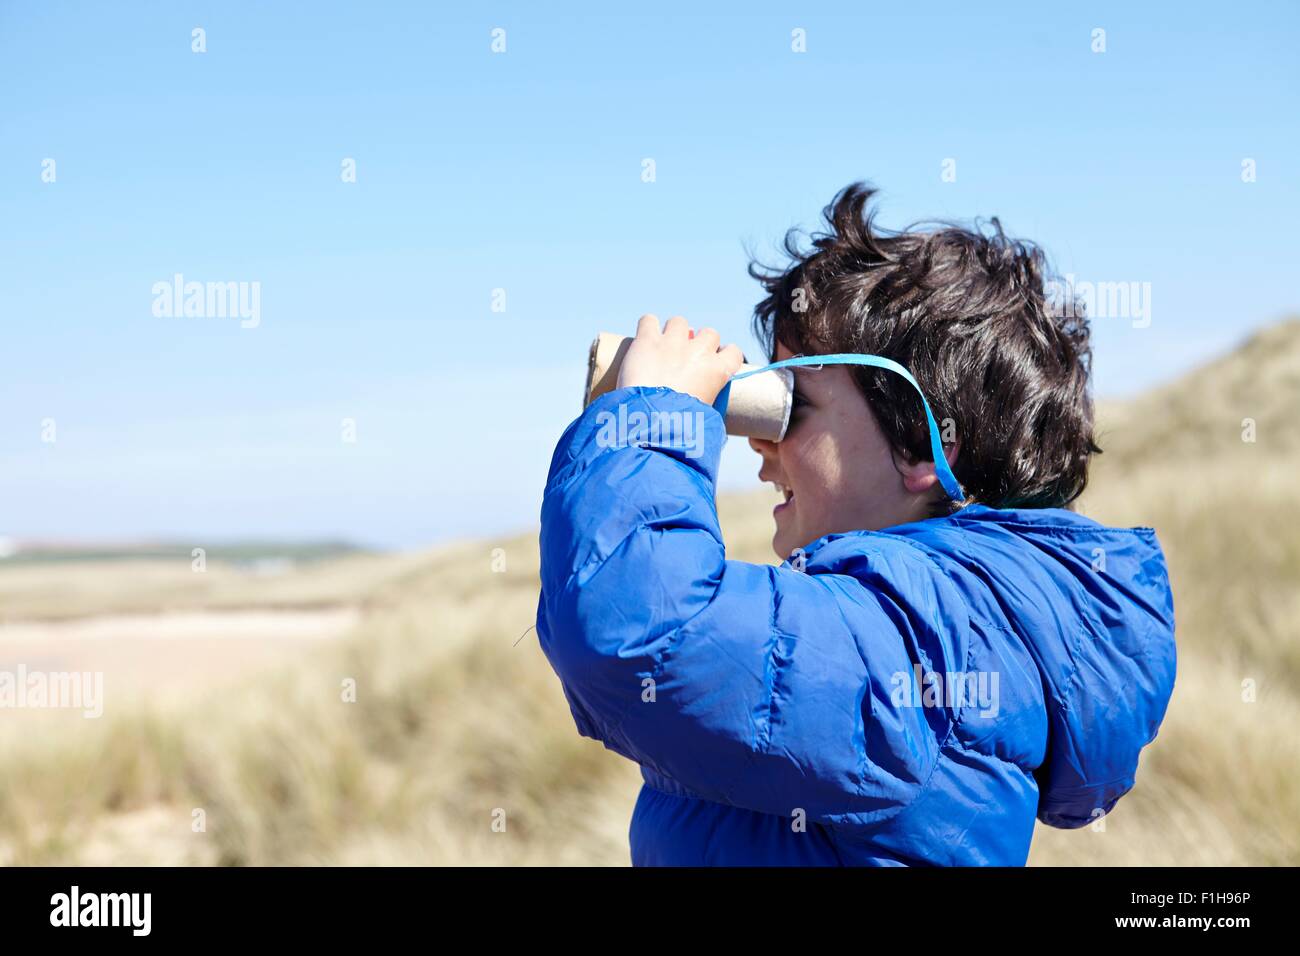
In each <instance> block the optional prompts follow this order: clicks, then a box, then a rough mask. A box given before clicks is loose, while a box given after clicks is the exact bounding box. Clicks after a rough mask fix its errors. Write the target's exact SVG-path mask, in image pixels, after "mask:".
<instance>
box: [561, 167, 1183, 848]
mask: <svg viewBox="0 0 1300 956" xmlns="http://www.w3.org/2000/svg"><path fill="white" fill-rule="evenodd" d="M871 195H872V190H870V189H868V188H867V187H865V186H864V185H862V184H855V185H853V186H850V187H848V188H847V189H845V190H843V191H842V192H841V193H840V194H839V195H838V196H837V197H836V198H835V200H834V202H833V203H832V205H831V206H829V207H827V209H826V211H825V216H826V219H827V224H828V227H829V231H828V232H826V233H824V234H822V235H820V236H815V237H813V238H814V240H815V241H814V243H813V248H812V249H810V250H808V251H807V252H806V253H803V252H800V250H799V248H798V245H797V242H796V241H795V237H794V233H791V234H789V235H787V238H786V249H787V251H788V252H789V254H790V256H791V257H792V260H793V261H792V262H791V264H790V266H789V268H788V269H785V270H784V271H781V270H777V271H770V272H769V271H764V270H762V269H758V268H756V267H754V266H751V267H750V272H751V275H753V276H754V277H755V278H757V279H759V280H760V281H761V282H762V283H763V285H764V287H765V288H766V290H767V292H768V296H767V298H765V299H764V300H763V301H762V302H761V303H760V304H759V305H758V306H757V308H756V310H755V327H756V331H757V333H758V335H759V337H760V339H761V340H762V342H763V344H764V346H765V347H766V348H767V349H768V352H769V354H770V355H771V357H772V358H773V359H774V360H780V359H785V358H789V357H790V356H792V355H794V354H796V353H802V354H803V355H808V356H816V355H831V354H834V353H860V354H871V355H883V356H885V357H887V358H889V359H892V360H894V361H896V362H898V363H899V364H901V365H902V366H904V367H905V368H906V369H907V370H909V371H910V372H911V374H912V375H913V376H914V377H915V379H916V382H917V384H918V385H919V387H920V389H921V391H922V393H923V394H924V395H925V397H926V398H927V399H928V400H929V402H930V406H931V408H932V409H933V413H934V417H935V419H937V421H938V422H941V423H943V426H944V427H943V429H942V432H943V438H942V441H943V451H944V457H945V458H946V460H947V464H948V466H949V467H950V469H951V473H953V474H955V477H956V480H957V481H958V482H960V485H961V488H960V493H959V497H961V500H960V501H954V500H953V499H952V497H951V496H950V495H947V494H945V492H944V488H943V487H941V486H940V476H939V475H938V474H936V469H935V463H934V460H933V458H932V457H931V448H932V447H933V446H932V445H931V443H930V441H929V432H928V429H927V421H926V416H925V412H924V409H923V406H922V403H921V400H920V398H919V397H918V395H917V392H916V390H915V389H914V388H913V387H912V385H911V384H910V383H909V382H908V381H907V380H906V379H905V378H903V377H902V376H900V375H898V374H895V373H894V372H891V371H889V370H885V369H879V368H863V367H858V366H850V365H829V364H827V365H824V366H823V367H820V368H799V369H798V370H797V371H796V372H795V400H794V404H795V407H794V411H793V413H792V418H791V422H790V425H789V429H788V431H787V434H786V436H785V437H784V439H783V440H782V441H780V442H779V443H773V442H766V441H751V445H752V446H753V447H754V449H755V450H756V451H757V452H758V453H759V455H760V456H761V458H762V468H761V470H760V472H759V477H760V478H763V479H766V480H770V481H773V482H775V483H776V484H777V485H778V486H779V487H780V489H781V491H782V494H783V498H784V500H783V501H782V502H781V503H780V504H778V505H777V507H776V509H775V513H774V514H775V521H776V533H775V536H774V538H773V547H774V548H775V550H776V552H777V555H778V557H782V558H785V557H787V556H789V557H790V560H788V561H785V562H784V563H782V565H781V566H780V567H772V566H767V565H753V564H745V563H742V562H737V561H728V560H727V559H726V557H725V553H724V547H723V542H722V536H721V533H720V530H719V527H718V521H717V514H716V509H715V504H714V487H715V479H716V473H717V464H718V455H719V452H720V447H721V444H722V440H723V421H722V417H721V416H720V415H719V414H718V412H717V411H716V410H714V408H713V407H712V403H713V402H714V400H715V398H716V397H717V396H718V394H719V392H720V390H721V389H722V387H723V386H724V384H725V383H726V382H727V380H728V378H729V377H730V376H731V375H733V374H734V373H735V372H736V370H737V369H738V368H739V366H740V362H741V357H740V353H739V351H738V350H737V349H736V347H735V346H728V347H727V348H725V349H719V347H718V346H719V340H718V335H717V333H716V332H714V331H713V330H711V329H700V330H697V331H695V332H693V333H692V332H691V331H690V329H689V328H688V326H687V324H686V321H685V320H684V319H682V318H680V317H674V318H672V319H670V320H669V321H668V323H667V325H666V327H665V328H664V330H663V331H662V333H661V332H660V329H659V323H658V320H657V319H656V318H655V317H654V316H644V317H643V318H642V320H641V323H640V326H639V327H638V329H637V335H636V339H635V341H634V343H633V345H632V347H631V348H630V349H629V350H628V353H627V355H626V357H625V359H624V362H623V366H622V370H621V373H620V377H619V386H620V387H619V388H618V389H616V390H615V391H613V392H610V393H608V394H606V395H604V396H602V397H600V398H599V399H597V400H596V401H595V402H593V403H592V404H591V406H589V407H588V408H587V410H586V411H585V412H584V414H583V415H582V416H581V417H580V418H579V419H578V420H577V421H575V422H574V423H573V424H572V425H570V426H569V428H568V430H567V431H566V432H565V434H564V436H563V438H561V440H560V444H559V447H558V448H557V450H556V453H555V457H554V459H553V461H552V464H551V469H550V475H549V478H548V481H547V486H546V492H545V497H544V501H543V504H542V531H541V553H542V572H541V577H542V593H541V599H540V602H539V606H538V614H537V632H538V636H539V638H540V640H541V644H542V648H543V650H544V651H545V653H546V655H547V657H548V659H549V660H550V662H551V665H552V666H553V667H554V668H555V671H556V673H557V674H558V675H559V677H560V680H561V682H562V684H563V687H564V692H565V695H566V698H567V699H568V702H569V704H570V708H571V710H572V712H573V716H574V719H575V721H576V723H577V726H578V730H579V731H580V732H581V733H582V734H583V735H585V736H588V737H593V738H595V739H597V740H601V741H603V742H604V744H605V746H606V747H608V748H609V749H611V750H614V751H616V752H617V753H620V754H622V755H624V756H626V757H628V758H629V759H631V760H635V761H637V762H638V763H639V764H640V765H641V767H642V777H643V779H644V781H645V785H644V786H643V788H642V790H641V794H640V797H639V798H638V800H637V804H636V809H635V811H634V814H633V818H632V825H631V832H630V838H631V850H632V860H633V862H634V863H635V864H638V865H709V864H718V865H782V864H785V865H920V864H951V865H1017V866H1018V865H1022V864H1024V862H1025V860H1026V858H1027V856H1028V853H1029V843H1030V838H1031V836H1032V833H1033V827H1034V820H1035V818H1037V819H1039V820H1042V821H1043V822H1045V823H1048V824H1050V825H1052V826H1057V827H1080V826H1083V825H1085V824H1087V823H1090V822H1092V821H1093V820H1095V819H1097V818H1098V817H1100V816H1102V815H1104V814H1105V813H1107V812H1109V810H1110V809H1111V807H1112V806H1114V804H1115V802H1116V801H1117V800H1118V799H1119V798H1120V797H1121V796H1123V794H1125V793H1126V792H1128V790H1129V789H1130V788H1131V787H1132V786H1133V782H1134V774H1135V772H1136V768H1137V762H1138V754H1139V752H1140V751H1141V749H1142V747H1144V746H1145V745H1146V744H1147V743H1149V742H1150V741H1151V740H1152V739H1153V738H1154V737H1155V735H1156V731H1157V729H1158V728H1159V725H1160V721H1161V720H1162V718H1163V716H1164V713H1165V707H1166V705H1167V704H1168V701H1169V696H1170V694H1171V693H1172V690H1173V682H1174V666H1175V648H1174V633H1173V632H1174V621H1173V600H1172V595H1171V592H1170V589H1169V581H1168V575H1167V572H1166V568H1165V561H1164V556H1163V554H1162V553H1161V550H1160V546H1159V543H1158V542H1157V541H1156V537H1155V534H1154V532H1153V531H1152V530H1151V529H1148V528H1135V529H1114V528H1106V527H1104V526H1102V525H1099V524H1097V523H1096V522H1094V521H1092V520H1090V519H1088V518H1084V517H1082V516H1080V515H1078V514H1076V513H1074V512H1073V511H1072V510H1068V506H1069V505H1070V503H1071V502H1073V501H1074V499H1075V498H1077V497H1078V495H1079V494H1080V493H1081V492H1082V491H1083V488H1084V485H1085V483H1086V480H1087V468H1088V461H1089V457H1090V455H1092V454H1093V453H1096V452H1098V451H1100V449H1098V448H1097V447H1096V445H1095V444H1094V443H1093V437H1092V403H1091V399H1090V396H1089V394H1088V369H1089V362H1090V350H1089V344H1088V326H1087V322H1086V320H1085V319H1083V318H1080V317H1077V311H1076V310H1074V309H1067V310H1065V313H1066V315H1068V316H1070V317H1068V318H1063V317H1061V315H1059V314H1057V312H1055V311H1054V310H1053V307H1052V306H1053V304H1052V303H1049V302H1048V300H1047V295H1046V292H1045V289H1044V261H1043V256H1042V253H1041V252H1040V251H1039V250H1038V249H1037V248H1035V247H1033V246H1031V245H1028V244H1025V243H1020V242H1016V241H1013V240H1010V239H1008V238H1007V237H1006V236H1005V235H1004V234H1003V232H1002V230H1001V226H1000V225H999V224H998V222H997V220H996V219H995V220H993V226H994V233H993V234H992V235H985V234H984V233H983V232H982V231H975V232H971V231H967V230H964V229H960V228H956V227H953V226H943V227H939V228H933V229H930V230H928V231H927V230H923V229H914V230H911V231H904V232H900V233H884V232H882V231H880V230H878V229H876V228H875V226H874V224H873V222H872V217H871V215H870V214H867V213H866V206H867V203H868V201H869V199H870V197H871ZM620 403H624V404H626V405H627V406H629V407H630V408H631V409H633V410H639V411H642V412H644V413H647V416H648V415H649V414H650V413H654V412H669V413H671V412H681V413H689V414H697V413H698V414H702V415H703V416H704V417H703V421H704V423H705V429H706V432H705V443H704V448H705V453H704V454H703V455H698V454H696V455H688V454H684V453H683V451H682V449H680V448H674V447H672V446H671V443H668V444H664V443H660V444H658V445H652V444H650V443H648V442H646V441H644V440H640V441H638V436H635V435H631V436H626V437H627V440H626V441H623V442H610V441H608V440H606V441H600V440H598V435H599V429H598V427H597V425H596V422H597V418H598V417H599V415H600V413H601V412H602V411H606V412H608V411H614V410H617V408H618V406H619V404H620ZM937 441H938V439H936V443H937Z"/></svg>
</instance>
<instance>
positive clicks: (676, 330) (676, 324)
mask: <svg viewBox="0 0 1300 956" xmlns="http://www.w3.org/2000/svg"><path fill="white" fill-rule="evenodd" d="M690 334H691V326H690V324H689V323H688V322H687V321H686V319H684V318H682V316H680V315H674V316H673V317H672V318H671V319H669V320H668V322H667V324H666V325H664V337H665V338H667V337H669V336H672V337H674V338H679V339H686V338H690Z"/></svg>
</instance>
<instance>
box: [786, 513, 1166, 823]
mask: <svg viewBox="0 0 1300 956" xmlns="http://www.w3.org/2000/svg"><path fill="white" fill-rule="evenodd" d="M880 535H884V536H902V537H906V538H908V539H909V540H910V541H911V543H912V544H915V545H918V546H920V547H922V548H923V549H925V550H927V551H929V552H931V553H932V556H933V557H935V558H938V559H940V560H939V561H938V563H939V564H940V566H941V567H945V568H947V569H949V573H950V576H951V577H952V578H953V580H954V582H955V583H957V585H958V588H959V589H960V590H962V591H963V592H964V593H965V594H967V595H968V596H969V597H970V599H971V603H972V604H973V605H976V606H978V602H979V601H980V600H981V598H982V599H983V600H984V601H986V602H987V600H988V599H989V597H991V598H992V600H993V601H994V602H995V603H996V608H997V610H998V611H1000V614H1001V616H1002V617H1004V618H1005V620H1006V622H1007V623H1008V624H1009V625H1010V627H1011V629H1012V631H1014V633H1015V634H1016V635H1017V636H1018V637H1019V638H1020V640H1021V641H1022V642H1023V643H1024V645H1025V647H1026V648H1027V649H1028V651H1029V653H1030V654H1031V655H1032V657H1033V659H1034V661H1035V663H1036V664H1037V667H1038V672H1039V675H1040V676H1041V678H1042V681H1043V692H1044V699H1045V700H1046V706H1047V717H1048V740H1047V751H1046V758H1045V760H1044V761H1043V763H1042V765H1041V766H1040V767H1039V768H1038V770H1037V771H1036V772H1035V776H1036V778H1037V780H1038V785H1039V806H1038V818H1039V819H1040V820H1041V821H1042V822H1044V823H1047V824H1049V825H1051V826H1055V827H1080V826H1084V825H1086V824H1088V823H1091V822H1092V821H1093V820H1095V819H1096V818H1097V817H1099V816H1101V815H1103V814H1105V813H1108V812H1109V811H1110V809H1111V808H1112V807H1113V806H1114V805H1115V802H1116V801H1117V800H1118V799H1119V798H1120V797H1121V796H1123V795H1124V794H1125V793H1127V792H1128V791H1129V789H1131V788H1132V786H1133V781H1134V775H1135V774H1136V771H1137V764H1138V755H1139V753H1140V752H1141V750H1142V748H1143V747H1144V746H1146V745H1147V744H1148V743H1150V742H1151V741H1152V740H1153V739H1155V736H1156V733H1157V731H1158V729H1159V727H1160V722H1161V720H1162V719H1163V718H1164V714H1165V709H1166V707H1167V706H1168V703H1169V698H1170V695H1171V694H1172V692H1173V685H1174V673H1175V667H1176V649H1175V644H1174V608H1173V595H1172V592H1171V590H1170V586H1169V575H1168V571H1167V568H1166V565H1165V557H1164V553H1163V552H1162V551H1161V548H1160V543H1159V542H1158V541H1157V539H1156V534H1155V531H1154V530H1152V529H1151V528H1111V527H1107V526H1105V525H1102V524H1099V523H1098V522H1096V521H1093V520H1092V519H1090V518H1086V517H1084V516H1082V515H1079V514H1076V513H1074V512H1071V511H1066V510H1063V509H1054V508H1053V509H1048V508H1044V509H996V508H989V507H986V506H983V505H969V506H967V507H966V508H963V509H962V510H961V511H960V512H958V513H957V514H955V515H952V516H950V517H947V518H939V519H931V520H928V521H921V522H916V523H914V524H908V525H901V526H898V527H896V528H889V529H886V530H884V531H883V532H876V533H875V534H872V535H870V537H871V538H877V537H878V536H880ZM836 537H839V536H832V539H833V538H836ZM832 539H822V540H823V541H829V540H832ZM861 543H862V542H859V546H860V545H861ZM819 544H820V542H819V543H818V544H815V545H814V546H813V547H814V548H816V547H818V545H819ZM882 544H883V542H882ZM834 550H838V549H834ZM810 553H811V552H810ZM818 558H823V556H822V555H819V556H818ZM954 565H955V566H954ZM980 591H983V592H984V593H983V595H979V594H978V592H980Z"/></svg>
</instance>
